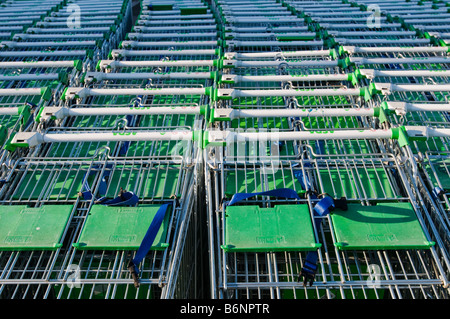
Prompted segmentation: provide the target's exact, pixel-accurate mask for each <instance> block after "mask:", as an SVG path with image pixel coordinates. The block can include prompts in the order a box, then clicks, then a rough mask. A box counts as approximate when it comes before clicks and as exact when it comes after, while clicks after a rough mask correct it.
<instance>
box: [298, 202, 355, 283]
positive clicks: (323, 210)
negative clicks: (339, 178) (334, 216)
mask: <svg viewBox="0 0 450 319" xmlns="http://www.w3.org/2000/svg"><path fill="white" fill-rule="evenodd" d="M312 196H313V197H314V198H317V197H316V196H315V195H314V194H312ZM335 208H339V209H342V210H347V201H346V199H345V198H341V199H337V200H335V199H333V198H331V197H329V196H325V197H323V198H322V199H321V200H320V201H319V202H317V204H316V205H315V206H314V208H313V211H314V216H317V217H325V216H327V215H328V214H330V212H331V211H332V210H333V209H335ZM314 224H315V226H316V230H317V231H318V232H319V230H320V229H321V227H322V218H314ZM318 259H319V254H318V253H317V251H311V252H309V253H308V255H306V260H305V261H304V263H303V267H302V269H301V271H300V274H299V276H298V281H300V280H301V278H302V277H303V285H305V286H306V284H307V283H308V282H309V286H311V285H312V283H313V281H314V278H315V276H316V271H317V261H318Z"/></svg>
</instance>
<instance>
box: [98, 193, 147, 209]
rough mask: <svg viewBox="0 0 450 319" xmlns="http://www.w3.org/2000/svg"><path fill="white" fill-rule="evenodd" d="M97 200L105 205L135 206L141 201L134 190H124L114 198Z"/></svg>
mask: <svg viewBox="0 0 450 319" xmlns="http://www.w3.org/2000/svg"><path fill="white" fill-rule="evenodd" d="M97 202H98V204H101V205H105V206H134V205H136V204H137V203H138V202H139V197H137V195H136V194H135V193H133V192H123V193H121V194H120V195H119V196H117V197H116V198H114V199H110V200H107V199H106V198H101V199H99V200H98V201H97Z"/></svg>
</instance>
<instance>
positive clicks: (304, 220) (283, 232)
mask: <svg viewBox="0 0 450 319" xmlns="http://www.w3.org/2000/svg"><path fill="white" fill-rule="evenodd" d="M319 247H320V244H317V243H316V240H315V237H314V230H313V226H312V222H311V217H310V213H309V209H308V205H278V206H275V207H274V208H260V207H259V206H228V207H227V208H226V216H225V243H224V245H223V246H222V249H224V250H225V251H227V252H245V251H246V252H268V251H302V250H314V249H317V248H319Z"/></svg>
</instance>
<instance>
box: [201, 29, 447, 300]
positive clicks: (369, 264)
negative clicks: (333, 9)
mask: <svg viewBox="0 0 450 319" xmlns="http://www.w3.org/2000/svg"><path fill="white" fill-rule="evenodd" d="M319 25H320V23H319ZM225 49H227V48H225ZM314 53H315V52H314ZM314 53H312V54H311V56H314ZM227 54H229V56H233V55H234V56H237V57H242V58H243V61H240V60H239V59H236V61H232V63H230V64H229V65H230V66H231V67H230V70H231V72H229V71H228V70H227V69H225V68H224V70H225V73H224V75H223V76H222V85H225V87H222V86H221V87H219V89H218V90H217V96H214V97H215V98H216V101H217V102H219V103H217V104H216V103H215V104H214V108H213V109H212V111H211V112H212V113H213V114H214V117H212V118H213V120H214V121H213V122H214V123H212V124H211V126H210V127H209V130H207V131H206V132H205V135H204V137H203V144H204V145H205V147H206V149H205V158H206V159H207V161H206V166H205V175H206V176H208V177H209V178H207V179H206V187H207V191H208V196H207V198H208V210H209V215H208V216H209V223H208V225H209V238H210V250H211V251H213V252H214V253H213V254H211V255H210V264H211V275H210V276H211V282H212V283H213V284H212V288H211V295H212V296H213V297H220V298H264V297H271V298H292V297H294V298H383V297H390V298H413V297H417V296H423V297H425V298H426V297H429V296H433V297H435V298H445V296H446V294H447V293H448V292H447V291H446V279H444V280H443V281H441V279H442V278H446V276H445V273H446V270H445V266H443V264H442V263H441V260H440V256H439V253H440V249H441V248H440V247H441V246H440V245H437V247H436V248H435V247H434V246H435V243H434V242H433V240H432V238H436V233H435V232H434V231H433V230H431V231H429V229H428V228H427V227H429V225H430V223H429V221H428V218H429V214H428V212H427V210H426V209H425V208H424V207H423V206H422V205H421V204H418V203H417V202H416V198H415V192H414V191H413V190H412V189H411V187H410V184H409V180H408V175H407V174H405V172H404V170H403V169H404V168H403V165H404V163H401V162H399V161H398V159H397V158H396V154H397V153H396V152H397V145H396V144H395V143H394V142H395V141H396V140H399V141H402V140H403V139H407V138H409V137H408V136H409V134H411V138H417V136H416V135H415V134H416V133H415V131H414V130H413V131H409V133H408V130H406V129H405V128H402V127H387V128H386V126H385V124H384V123H386V119H383V122H382V123H380V122H381V121H374V120H373V119H374V118H375V117H376V116H375V112H374V110H375V109H378V111H380V112H382V111H381V110H380V109H379V108H378V104H377V101H378V99H377V96H378V95H379V94H382V90H381V89H380V88H379V87H376V86H373V85H368V84H370V83H367V82H364V81H361V79H360V77H359V76H358V75H357V74H356V79H357V80H356V81H354V80H353V79H355V77H353V75H355V74H354V73H353V72H356V73H358V69H351V65H352V64H351V62H350V60H349V59H346V58H344V59H336V58H335V59H334V61H333V60H331V61H326V62H328V63H330V62H331V63H332V64H328V65H326V64H325V63H324V62H323V61H320V59H317V60H313V59H311V57H309V59H308V60H306V61H299V62H304V67H305V66H308V67H309V68H314V69H313V70H314V71H312V72H311V73H312V74H305V79H304V80H303V81H298V82H294V80H292V83H290V85H286V86H284V87H283V86H282V87H281V88H282V89H281V90H280V89H279V88H280V83H279V82H278V83H277V82H276V80H275V79H276V77H275V76H274V77H273V78H272V77H271V76H272V74H270V75H267V70H270V67H269V68H268V67H267V66H268V63H266V65H264V63H261V62H262V61H261V60H263V59H262V57H264V55H265V57H266V58H267V57H271V54H270V53H269V52H264V53H262V52H261V53H260V52H258V53H257V54H260V56H259V58H260V61H258V62H257V63H254V62H255V61H254V60H256V59H257V58H255V57H256V56H257V54H254V55H253V57H252V60H251V62H252V63H254V64H252V63H248V62H249V61H248V60H244V59H249V57H250V56H251V54H252V53H247V52H242V53H241V52H237V53H233V52H225V53H224V56H225V57H227ZM305 55H306V56H307V53H305ZM325 55H326V54H325ZM275 56H276V55H275ZM272 57H273V55H272ZM278 57H279V61H275V62H285V63H286V64H287V65H289V67H290V68H289V72H286V73H282V74H280V73H278V74H276V73H275V72H274V71H273V70H277V69H276V64H272V66H271V67H272V68H273V69H272V70H271V72H274V73H275V74H274V75H282V76H285V77H286V79H289V80H290V79H291V78H289V76H291V75H292V74H291V73H292V72H295V67H294V63H290V61H289V60H288V59H286V60H287V61H283V59H282V58H281V57H283V58H284V56H283V54H282V53H281V54H280V53H279V54H278ZM341 57H342V56H341ZM311 60H312V61H311ZM264 62H267V60H266V61H264ZM227 63H228V61H227ZM227 63H226V62H225V61H224V66H226V65H227ZM245 63H247V64H245ZM286 64H285V67H286V66H287V65H286ZM320 64H322V65H320ZM299 65H301V64H300V63H299ZM227 66H228V65H227ZM274 66H275V68H274ZM239 67H241V69H239ZM299 68H301V67H299ZM286 69H287V68H286ZM316 69H317V70H316ZM293 70H294V71H293ZM310 70H311V69H307V70H304V71H303V72H304V73H307V72H308V71H310ZM305 71H306V72H305ZM330 71H334V72H333V73H336V75H337V76H338V78H337V80H338V81H336V84H337V85H336V87H335V88H334V89H333V90H330V91H327V88H329V87H330V82H329V81H327V82H321V79H322V78H323V76H324V75H330V76H333V75H335V74H327V73H331V72H330ZM241 72H242V73H241ZM269 72H270V71H269ZM316 72H317V73H318V74H315V73H316ZM233 73H235V74H233ZM324 73H325V74H324ZM263 74H264V75H265V76H268V78H267V79H265V80H263V79H262V78H259V79H258V78H257V75H263ZM349 74H351V75H352V76H349ZM310 75H311V77H309V76H310ZM316 76H318V77H317V78H316V80H315V79H314V78H315V77H316ZM320 76H322V78H321V77H320ZM339 76H340V77H339ZM279 79H280V80H281V79H282V78H281V77H280V78H279ZM252 80H253V81H252ZM258 80H259V81H258ZM269 81H270V82H269ZM267 82H269V83H267ZM332 83H334V82H332ZM343 84H344V85H345V84H346V85H350V84H351V85H352V86H354V88H353V87H352V88H348V87H346V88H345V90H343ZM226 85H230V86H229V87H226ZM295 85H299V87H302V88H303V87H305V90H304V91H302V90H298V89H297V90H292V87H295ZM311 87H312V89H310V91H308V89H309V88H311ZM331 87H333V86H331ZM277 91H278V92H277ZM344 91H345V93H344ZM333 95H337V96H338V97H339V98H341V100H339V99H330V98H327V97H328V96H333ZM290 96H294V97H296V98H297V99H298V98H301V99H302V100H301V103H298V104H297V105H295V104H294V105H292V106H293V107H292V108H289V107H288V105H289V104H288V103H286V98H289V97H290ZM268 97H270V99H271V100H269V99H268V100H267V102H266V100H265V99H267V98H268ZM276 101H279V104H278V103H277V102H276ZM261 102H262V103H261ZM364 103H366V104H364ZM277 104H278V105H277ZM242 105H245V108H239V107H238V108H237V109H235V108H234V107H235V106H242ZM361 105H363V106H366V107H365V108H364V109H361V108H360V107H359V106H361ZM311 106H317V108H314V109H312V107H311ZM343 106H347V108H345V110H346V111H345V112H347V110H348V111H349V112H350V113H348V114H349V116H350V119H353V121H352V120H350V121H342V122H340V123H339V122H338V123H339V124H338V125H336V122H337V121H336V122H335V121H328V119H329V118H328V117H327V116H329V117H331V118H333V117H339V116H340V115H342V113H340V112H338V110H343V109H344V108H343ZM274 108H275V110H274ZM340 108H342V109H340ZM358 111H362V113H359V114H358V113H357V112H358ZM378 111H377V112H378ZM283 112H284V113H283ZM302 113H303V114H302ZM283 114H284V116H293V117H294V116H296V117H299V118H302V117H303V118H306V120H307V121H310V122H309V123H308V124H309V125H297V126H292V125H279V124H278V121H277V118H278V120H279V121H283V120H284V119H286V120H287V119H288V118H286V117H282V118H281V119H280V116H283ZM358 115H362V116H364V117H362V116H361V117H359V116H358ZM268 116H272V117H274V119H271V118H269V120H267V117H268ZM324 117H325V118H326V119H327V120H324V121H323V122H320V119H321V118H324ZM361 118H364V119H367V120H366V121H361ZM237 119H238V120H239V119H245V120H246V121H244V123H245V124H241V125H239V126H237V125H235V124H233V121H235V120H237ZM248 119H255V120H254V121H253V122H249V121H248ZM356 119H358V120H359V121H356ZM368 119H372V120H368ZM304 121H305V120H304ZM286 122H287V121H286ZM319 123H322V125H323V123H326V124H325V125H324V126H322V125H320V124H319ZM331 123H332V124H331ZM330 124H331V125H330ZM381 124H383V125H381ZM237 128H240V130H238V129H237ZM233 129H236V130H233ZM423 129H425V128H423ZM427 130H430V131H429V132H428V131H427V132H428V133H429V134H430V135H433V134H437V135H439V134H441V133H443V132H447V131H441V130H439V129H437V130H432V129H430V128H428V129H427ZM438 132H439V133H438ZM359 134H362V135H359ZM371 134H374V135H373V136H370V135H371ZM444 134H446V133H444ZM351 136H353V137H351ZM350 140H351V141H356V142H357V143H359V142H360V141H361V142H362V144H360V145H364V146H365V147H359V148H355V147H342V145H352V142H350ZM316 141H325V142H326V143H327V145H333V144H335V145H338V146H341V147H336V148H335V149H333V148H330V147H327V148H326V151H323V148H320V147H317V148H314V147H313V145H314V144H310V143H311V142H316ZM393 141H394V142H393ZM283 142H284V143H287V142H291V143H293V144H291V146H290V148H288V149H287V150H286V151H284V152H281V151H280V145H283ZM328 143H329V144H328ZM322 145H323V144H322ZM353 145H355V144H353ZM356 145H358V144H356ZM402 145H403V144H402ZM355 150H356V151H355ZM331 199H332V200H333V201H334V203H335V209H334V210H333V213H332V214H331V215H329V214H326V212H327V209H326V207H325V206H323V205H322V204H324V203H327V202H328V203H330V201H331ZM319 203H321V204H319ZM293 205H296V206H293ZM390 205H393V206H390ZM388 207H397V209H400V210H401V209H402V208H406V209H407V210H408V211H409V212H410V213H411V215H410V216H415V217H414V218H413V219H415V218H417V221H418V223H419V225H421V226H420V227H419V228H417V230H419V233H420V234H425V237H426V238H427V239H426V240H425V241H422V240H421V242H420V244H419V245H418V246H414V244H413V245H412V246H409V248H408V247H407V246H408V245H406V246H402V245H401V244H400V243H397V244H399V245H397V244H393V243H392V241H391V239H388V237H390V236H386V237H383V236H380V234H378V233H377V234H376V231H375V232H373V233H372V232H371V231H369V232H368V233H367V234H366V235H365V236H366V237H364V236H362V237H359V238H353V239H352V240H354V241H353V242H351V241H352V240H349V242H341V239H342V238H346V236H345V234H344V233H345V230H348V229H350V228H352V227H361V226H362V228H364V227H366V226H367V224H365V223H366V222H367V223H370V218H369V219H364V221H362V220H359V219H358V218H351V222H350V221H348V220H346V219H345V218H344V219H340V218H342V216H345V214H346V212H350V214H354V213H355V212H358V213H356V214H357V215H358V214H361V215H362V216H366V217H368V216H372V217H373V216H374V215H372V214H373V213H374V212H381V211H384V210H386V209H387V210H389V209H390V208H388ZM401 207H402V208H401ZM294 212H297V214H296V215H295V216H296V217H293V216H294V214H295V213H294ZM317 212H321V213H324V212H325V215H326V216H327V217H326V218H324V219H325V220H326V221H327V224H326V225H324V224H323V221H322V224H321V223H319V222H316V220H315V219H317V217H318V216H319V215H320V214H316V213H317ZM413 212H414V213H413ZM335 214H336V215H335ZM325 215H322V216H325ZM388 217H389V216H386V217H383V218H386V220H385V222H386V223H388V224H390V223H389V221H388ZM292 218H293V219H292ZM298 218H301V220H302V222H301V223H299V224H297V221H298ZM294 220H295V221H294ZM305 220H306V222H305ZM311 220H313V222H312V223H311ZM343 220H345V222H342V221H343ZM411 220H412V219H411ZM244 221H245V222H244ZM347 222H349V223H353V222H354V224H353V225H352V226H350V225H347ZM359 222H361V224H359ZM300 224H301V225H305V227H303V228H302V229H301V230H300V229H295V226H294V225H300ZM358 224H359V225H358ZM393 224H396V223H395V222H394V223H393ZM357 225H358V226H357ZM363 225H364V226H363ZM372 226H373V225H370V226H367V227H369V228H371V227H372ZM348 227H350V228H348ZM373 227H375V226H373ZM371 229H372V230H373V228H371ZM411 229H414V227H413V226H411ZM400 233H401V232H399V233H398V238H397V239H399V238H400V237H402V236H403V235H405V237H404V238H410V237H409V236H410V235H406V234H403V235H401V234H400ZM419 233H418V234H417V238H423V237H421V236H422V235H419ZM316 235H317V236H316ZM394 236H395V235H394ZM363 237H364V238H363ZM316 238H319V239H320V240H316ZM322 240H323V241H322ZM360 240H361V242H359V241H360ZM366 240H367V242H366V244H367V243H368V242H370V244H367V245H366V244H362V242H364V241H366ZM426 242H427V243H426ZM382 243H383V244H382ZM387 243H389V244H387ZM405 244H406V243H405ZM410 244H412V243H410ZM352 245H354V246H353V247H352ZM411 248H412V249H411ZM322 249H323V250H324V251H325V252H324V253H321V251H322ZM347 249H348V250H347ZM311 251H316V253H314V252H313V253H311ZM350 251H352V253H349V252H350ZM423 253H425V254H426V255H427V257H426V258H425V259H422V257H423V256H424V255H423ZM416 254H417V255H416ZM402 255H404V256H409V257H411V258H404V257H401V256H402ZM414 255H415V256H417V257H418V256H421V257H419V258H418V259H416V257H413V256H414ZM419 259H420V260H421V262H420V263H419V264H417V263H415V260H419ZM425 260H426V261H425ZM422 261H423V263H422ZM394 265H396V266H395V267H394ZM431 265H434V266H431ZM400 269H401V270H400ZM407 269H409V270H412V272H409V270H407ZM429 269H439V270H438V271H437V272H436V273H434V274H433V275H431V273H430V272H429ZM399 270H400V271H399ZM398 271H399V272H398ZM314 272H315V276H313V278H314V282H313V284H312V286H308V285H305V286H302V283H301V281H302V280H303V279H304V280H305V283H306V284H307V283H308V281H309V279H311V277H310V275H311V273H314ZM319 273H321V275H319ZM374 274H376V276H377V278H376V279H375V277H374V276H373V275H374ZM422 275H424V276H422ZM430 275H431V276H430ZM318 276H319V277H318ZM320 276H321V277H320ZM334 276H336V278H339V280H338V282H339V284H338V285H335V284H336V283H337V282H333V283H331V281H330V282H328V280H327V279H326V278H328V277H329V278H334ZM319 278H320V279H319ZM386 278H390V279H388V280H387V281H386V280H385V279H386ZM393 278H395V280H392V281H391V279H393ZM413 278H414V279H413ZM432 278H433V279H432ZM298 280H300V282H298ZM410 280H414V284H413V285H414V287H415V288H412V289H410V288H411V287H412V286H411V285H410V283H411V284H412V282H410ZM347 282H348V285H344V284H343V285H340V284H341V283H347ZM375 282H377V284H374V283H375ZM409 282H410V283H409ZM432 282H433V283H432ZM328 283H329V284H330V285H329V286H328ZM416 284H417V286H416ZM296 285H298V286H296ZM314 285H316V287H315V288H314ZM384 285H386V286H384ZM381 287H384V288H387V289H386V290H383V288H381ZM388 287H389V288H388ZM380 288H381V289H380ZM416 288H418V289H416ZM428 289H429V290H428ZM425 291H426V292H425Z"/></svg>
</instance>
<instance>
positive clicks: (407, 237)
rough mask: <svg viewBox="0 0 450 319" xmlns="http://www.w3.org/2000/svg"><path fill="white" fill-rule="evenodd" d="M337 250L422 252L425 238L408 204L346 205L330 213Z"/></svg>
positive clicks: (425, 241)
mask: <svg viewBox="0 0 450 319" xmlns="http://www.w3.org/2000/svg"><path fill="white" fill-rule="evenodd" d="M331 220H332V223H333V227H334V233H335V236H336V243H335V245H336V247H338V249H340V250H379V249H426V248H429V247H430V246H432V245H434V243H433V242H430V241H428V240H427V239H426V237H425V234H424V232H423V229H422V227H421V225H420V223H419V221H418V219H417V216H416V214H415V212H414V210H413V208H412V206H411V204H410V203H379V204H377V205H375V206H362V205H359V204H349V205H348V210H347V211H339V210H336V211H335V212H333V214H331Z"/></svg>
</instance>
